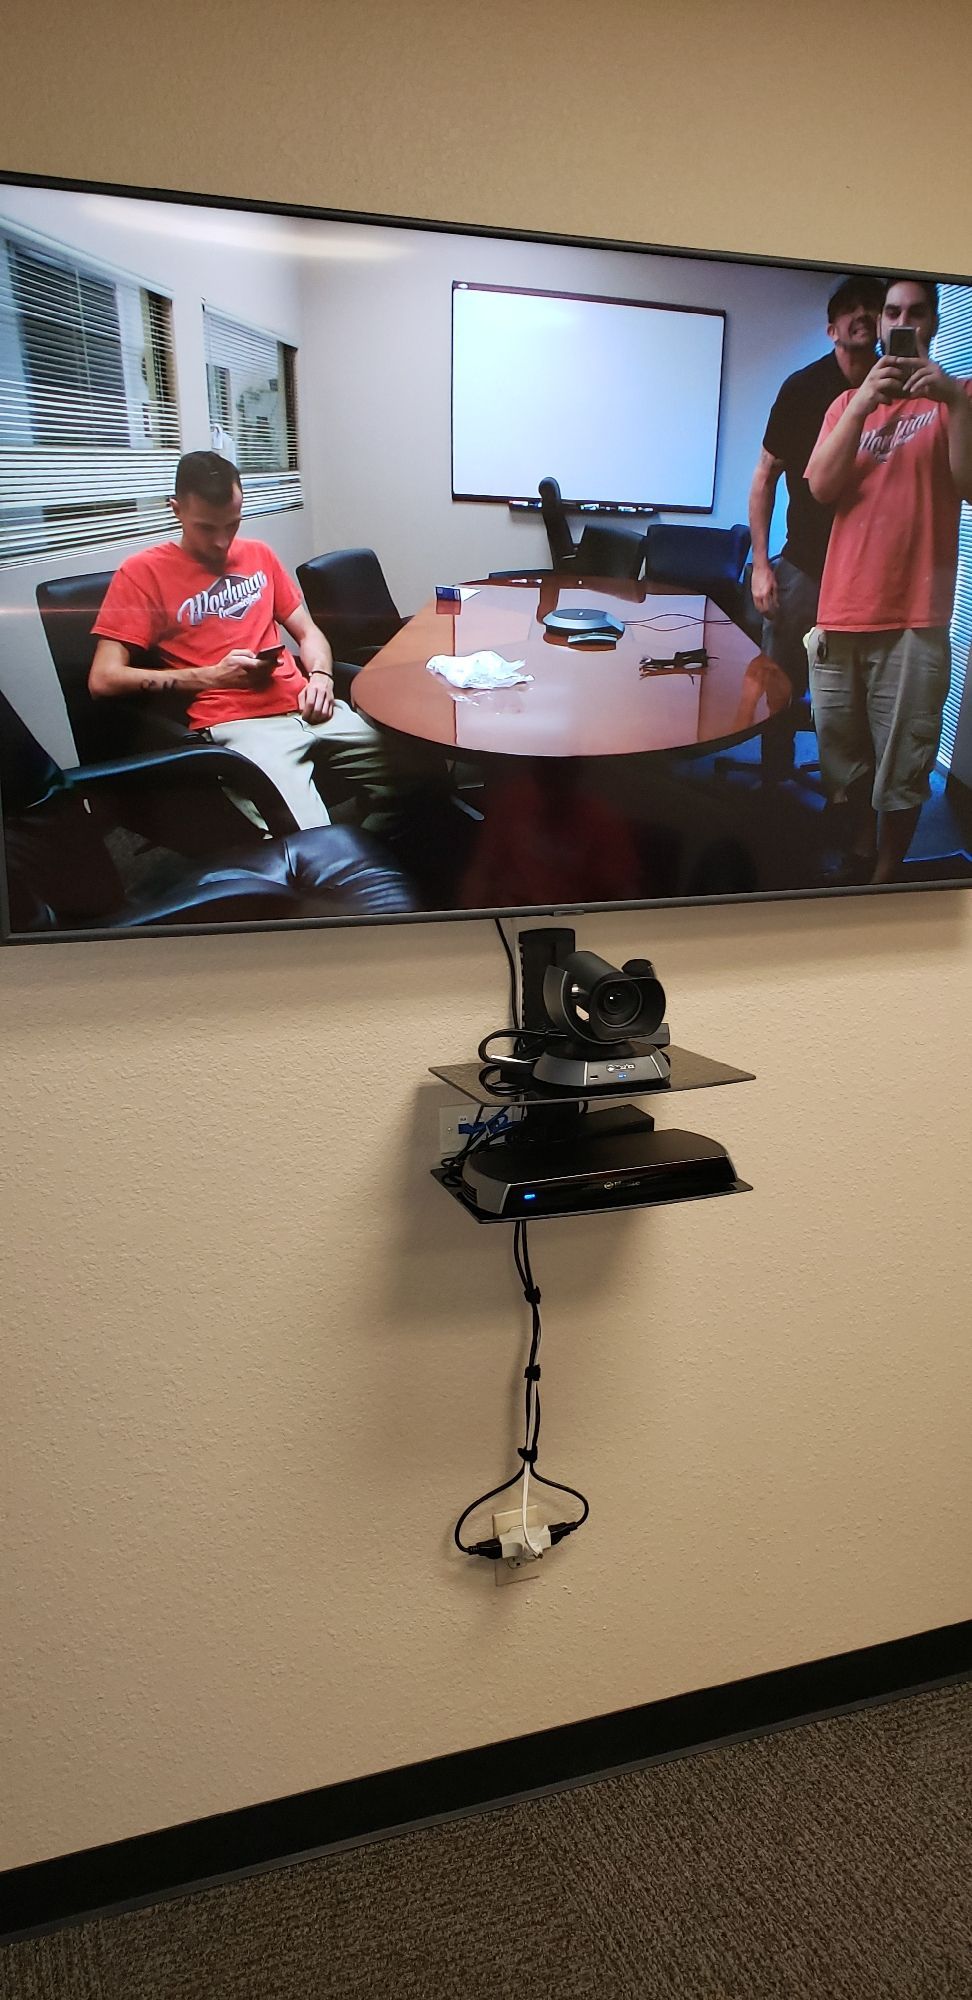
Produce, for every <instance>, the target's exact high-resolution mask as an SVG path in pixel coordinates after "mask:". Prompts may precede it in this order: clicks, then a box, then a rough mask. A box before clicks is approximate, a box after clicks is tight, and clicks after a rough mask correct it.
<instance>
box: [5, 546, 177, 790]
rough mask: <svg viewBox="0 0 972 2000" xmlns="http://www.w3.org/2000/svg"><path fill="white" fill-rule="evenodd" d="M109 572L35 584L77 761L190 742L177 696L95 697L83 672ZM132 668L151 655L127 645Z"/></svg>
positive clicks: (92, 645) (87, 667)
mask: <svg viewBox="0 0 972 2000" xmlns="http://www.w3.org/2000/svg"><path fill="white" fill-rule="evenodd" d="M112 575H113V572H112V571H111V570H96V571H94V572H93V573H92V574H90V575H88V576H63V577H55V578H53V579H52V580H51V581H50V582H49V583H39V584H38V585H37V590H36V593H35V594H36V597H37V609H38V611H39V612H40V616H41V623H42V625H43V627H44V636H45V638H46V640H47V644H48V647H49V650H50V655H51V659H52V660H53V662H54V671H55V673H56V674H57V678H58V681H59V682H60V687H61V693H62V694H63V696H64V705H65V707H66V709H67V712H68V721H69V722H70V724H71V732H72V735H73V737H74V744H75V749H76V750H77V753H78V757H79V759H80V761H81V762H82V763H83V764H92V763H97V762H99V761H101V760H102V759H104V758H106V757H124V756H126V755H130V754H131V753H132V752H133V751H142V750H159V749H164V748H167V747H171V746H172V745H179V744H186V743H188V742H189V741H190V740H191V736H190V730H189V725H188V723H187V721H186V701H185V698H184V697H180V696H178V695H175V694H173V695H166V694H157V695H156V694H154V695H152V696H151V697H148V696H145V697H144V698H142V699H138V698H137V697H133V698H132V699H131V700H129V699H128V698H127V697H125V696H121V697H118V698H113V699H112V700H111V701H95V700H94V697H93V696H92V695H90V694H89V693H88V675H89V673H90V671H91V662H92V660H93V659H94V656H95V648H96V646H97V644H98V641H97V639H96V638H95V636H94V633H93V632H92V629H91V628H92V626H93V624H94V622H95V619H96V618H97V616H98V613H99V611H100V610H101V606H102V602H103V600H104V596H105V592H106V591H107V589H108V585H109V584H110V582H111V580H112ZM132 659H133V661H134V663H135V665H136V666H147V665H149V664H150V663H151V656H150V655H148V654H146V653H141V652H139V651H138V650H137V649H135V648H133V649H132Z"/></svg>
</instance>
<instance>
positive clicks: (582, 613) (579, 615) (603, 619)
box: [543, 604, 624, 639]
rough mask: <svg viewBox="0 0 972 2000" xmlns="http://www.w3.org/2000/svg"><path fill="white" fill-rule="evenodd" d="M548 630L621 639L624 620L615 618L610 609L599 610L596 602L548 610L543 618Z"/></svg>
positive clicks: (581, 635) (591, 636) (582, 635)
mask: <svg viewBox="0 0 972 2000" xmlns="http://www.w3.org/2000/svg"><path fill="white" fill-rule="evenodd" d="M543 623H544V625H545V626H546V628H547V631H548V632H566V633H567V634H568V636H570V635H572V634H575V635H578V636H580V637H583V638H585V639H588V638H591V639H593V638H598V639H600V638H602V637H604V638H610V639H620V638H621V636H622V633H623V632H624V620H623V619H621V618H613V617H612V616H611V613H610V612H609V611H599V610H598V607H597V605H596V604H578V605H573V606H571V608H570V609H569V610H566V611H548V612H547V615H546V617H545V618H544V620H543Z"/></svg>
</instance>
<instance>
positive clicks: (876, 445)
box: [860, 410, 935, 458]
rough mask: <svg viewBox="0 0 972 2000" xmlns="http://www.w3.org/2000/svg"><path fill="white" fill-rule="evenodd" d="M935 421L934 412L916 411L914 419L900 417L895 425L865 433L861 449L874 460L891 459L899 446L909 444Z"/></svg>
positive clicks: (884, 425) (883, 426)
mask: <svg viewBox="0 0 972 2000" xmlns="http://www.w3.org/2000/svg"><path fill="white" fill-rule="evenodd" d="M934 421H935V412H934V410H916V412H915V415H914V416H913V417H898V419H897V421H896V422H895V423H893V424H883V425H882V427H881V429H880V430H879V431H865V432H864V434H863V436H862V438H861V443H860V449H861V451H869V452H870V454H871V457H872V458H890V456H891V453H892V452H893V451H897V449H898V446H899V444H907V443H908V442H909V439H911V438H913V437H917V435H918V432H919V431H923V430H925V429H927V427H928V425H929V424H933V423H934Z"/></svg>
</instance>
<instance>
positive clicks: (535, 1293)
mask: <svg viewBox="0 0 972 2000" xmlns="http://www.w3.org/2000/svg"><path fill="white" fill-rule="evenodd" d="M523 1296H524V1298H525V1299H526V1302H527V1305H528V1306H538V1305H539V1304H540V1287H539V1285H524V1287H523Z"/></svg>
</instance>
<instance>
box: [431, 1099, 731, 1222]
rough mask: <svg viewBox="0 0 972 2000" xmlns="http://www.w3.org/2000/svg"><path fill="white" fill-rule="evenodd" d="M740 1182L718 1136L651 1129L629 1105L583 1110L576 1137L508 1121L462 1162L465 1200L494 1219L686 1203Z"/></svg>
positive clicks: (645, 1117) (649, 1122) (647, 1120)
mask: <svg viewBox="0 0 972 2000" xmlns="http://www.w3.org/2000/svg"><path fill="white" fill-rule="evenodd" d="M743 1186H744V1183H741V1182H740V1181H739V1180H738V1179H737V1176H736V1172H735V1168H734V1167H733V1165H732V1162H731V1160H730V1158H729V1155H728V1153H727V1152H726V1150H725V1147H724V1146H720V1145H719V1143H718V1140H716V1139H705V1138H703V1137H702V1136H701V1134H700V1133H698V1132H678V1131H664V1132H656V1131H655V1129H654V1120H653V1119H652V1118H651V1117H649V1116H648V1114H647V1113H646V1112H644V1111H638V1110H637V1109H635V1108H634V1107H633V1106H630V1105H629V1106H624V1107H622V1108H616V1107H615V1108H612V1109H611V1110H606V1111H592V1112H588V1113H587V1114H586V1116H585V1117H584V1119H583V1121H582V1125H581V1127H580V1129H579V1131H578V1135H577V1137H576V1139H575V1140H571V1139H566V1140H565V1139H557V1140H555V1141H553V1142H551V1141H546V1140H542V1139H541V1140H530V1139H524V1138H523V1137H522V1128H521V1127H514V1128H513V1130H512V1132H511V1133H510V1134H508V1135H504V1137H503V1138H501V1139H497V1140H493V1141H491V1142H490V1143H489V1144H488V1145H480V1146H476V1147H474V1148H473V1149H472V1150H471V1151H470V1152H469V1154H468V1156H467V1157H466V1159H465V1160H464V1161H463V1163H462V1193H463V1196H464V1198H465V1200H466V1202H467V1203H468V1205H469V1206H470V1207H473V1208H475V1209H476V1210H477V1211H478V1212H479V1213H480V1214H481V1215H482V1216H483V1218H484V1219H485V1218H486V1217H488V1218H490V1219H494V1220H496V1221H510V1220H512V1219H514V1218H515V1217H517V1216H523V1217H527V1216H533V1215H535V1216H540V1215H577V1214H587V1215H591V1214H596V1213H597V1211H598V1210H601V1209H616V1208H624V1207H626V1206H628V1205H629V1204H631V1205H632V1206H642V1205H644V1204H645V1203H646V1202H664V1201H687V1200H688V1201H690V1200H692V1199H693V1197H694V1198H698V1197H701V1196H704V1195H716V1194H734V1193H736V1192H738V1191H740V1190H741V1188H742V1187H743Z"/></svg>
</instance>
